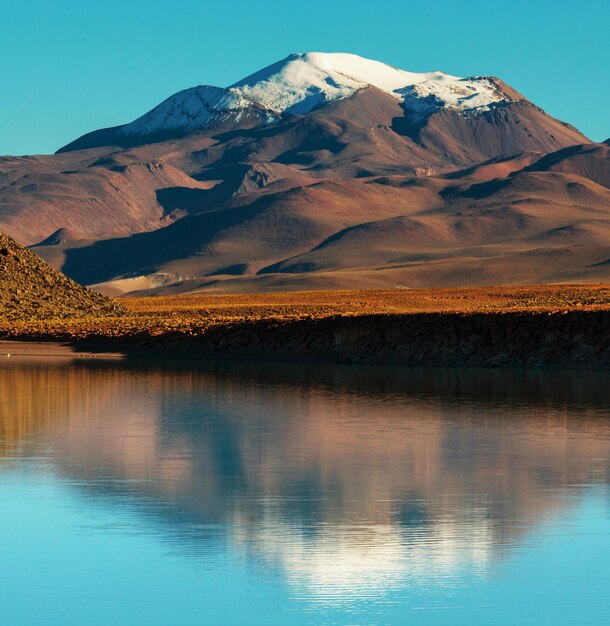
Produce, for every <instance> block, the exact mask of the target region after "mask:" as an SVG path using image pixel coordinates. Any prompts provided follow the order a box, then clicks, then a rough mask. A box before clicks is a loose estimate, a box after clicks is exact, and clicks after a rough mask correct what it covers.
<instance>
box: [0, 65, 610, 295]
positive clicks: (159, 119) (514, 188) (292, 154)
mask: <svg viewBox="0 0 610 626" xmlns="http://www.w3.org/2000/svg"><path fill="white" fill-rule="evenodd" d="M608 163H609V160H608V145H607V144H591V143H590V142H589V140H588V139H587V138H586V137H584V136H583V135H582V134H581V133H580V132H578V131H577V130H576V129H574V128H573V127H571V126H569V125H567V124H564V123H562V122H560V121H558V120H556V119H554V118H553V117H551V116H549V115H548V114H547V113H545V112H544V111H543V110H542V109H540V108H539V107H537V106H536V105H534V104H533V103H531V102H529V101H528V100H527V99H526V98H525V97H524V96H522V95H521V94H519V93H518V92H517V91H515V90H514V89H513V88H511V87H509V86H508V85H506V84H505V83H503V82H502V81H501V80H500V79H498V78H495V77H487V76H475V77H470V78H458V77H455V76H451V75H449V74H445V73H443V72H439V71H435V72H429V73H413V72H405V71H403V70H399V69H397V68H393V67H390V66H388V65H385V64H383V63H379V62H377V61H371V60H368V59H363V58H361V57H358V56H355V55H349V54H323V53H309V54H296V55H291V56H289V57H287V58H286V59H284V60H283V61H280V62H278V63H275V64H273V65H271V66H269V67H267V68H265V69H263V70H261V71H259V72H256V73H255V74H252V75H251V76H248V77H246V78H244V79H243V80H241V81H238V82H237V83H235V84H234V85H232V86H230V87H228V88H220V87H211V86H207V85H203V86H198V87H194V88H191V89H186V90H184V91H182V92H179V93H177V94H175V95H173V96H171V97H170V98H168V99H167V100H165V101H164V102H162V103H161V104H159V105H158V106H157V107H155V108H154V109H152V110H151V111H149V112H148V113H145V114H144V115H142V116H141V117H139V118H138V119H136V120H135V121H133V122H131V123H128V124H125V125H123V126H118V127H115V128H110V129H102V130H99V131H94V132H93V133H89V134H87V135H84V136H83V137H80V138H78V139H76V140H75V141H73V142H71V143H70V144H68V145H67V146H64V147H63V148H61V149H60V150H59V151H58V153H57V154H55V155H49V156H33V157H4V158H2V159H0V228H2V229H3V230H4V231H5V232H8V233H9V234H11V235H13V236H14V237H16V238H17V239H18V240H19V241H21V242H23V243H26V244H28V245H36V246H37V247H36V250H37V251H38V252H39V253H40V254H41V255H43V256H44V258H45V259H47V260H48V261H49V262H50V263H51V264H52V265H54V266H55V267H58V268H61V269H62V270H63V271H65V272H66V273H67V274H68V275H70V276H72V277H73V278H75V279H76V280H79V281H82V282H84V283H86V284H96V285H98V286H99V287H100V288H102V289H105V290H108V291H109V292H113V293H116V292H124V291H132V290H144V291H146V292H158V291H172V290H177V291H190V290H199V289H206V290H207V289H211V290H237V291H243V290H257V289H298V288H319V287H326V286H329V287H357V286H374V285H379V286H395V285H406V286H415V285H420V284H426V285H431V284H469V283H479V284H480V283H488V282H524V281H525V282H534V281H536V282H537V281H549V280H563V279H564V278H565V279H572V278H573V279H583V280H584V279H586V280H588V279H591V280H593V279H598V278H603V277H604V276H605V275H606V274H605V272H606V271H608V270H607V268H609V267H610V266H609V265H604V262H605V261H606V260H607V259H610V230H608V229H607V225H606V220H607V217H608V216H607V211H608V193H609V192H608V178H609V174H608ZM606 233H608V234H606ZM606 244H608V245H606Z"/></svg>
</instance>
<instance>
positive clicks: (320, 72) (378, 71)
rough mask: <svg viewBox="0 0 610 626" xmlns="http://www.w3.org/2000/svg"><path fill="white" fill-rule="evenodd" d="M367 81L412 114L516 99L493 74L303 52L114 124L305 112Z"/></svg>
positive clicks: (158, 126)
mask: <svg viewBox="0 0 610 626" xmlns="http://www.w3.org/2000/svg"><path fill="white" fill-rule="evenodd" d="M367 87H375V88H377V89H379V90H381V91H383V92H385V93H387V94H389V95H391V96H392V97H394V98H396V99H397V100H399V101H400V102H401V103H402V105H403V108H405V110H406V111H407V112H409V113H410V114H411V118H412V119H413V120H416V119H418V118H423V117H426V116H427V115H429V114H431V113H433V112H434V111H435V110H438V109H442V108H448V109H453V110H457V111H463V112H475V113H477V112H482V111H486V110H489V109H490V108H493V107H494V106H495V105H497V104H498V103H501V102H508V101H511V100H514V99H515V98H514V97H513V95H512V94H510V93H507V91H506V90H503V89H502V88H501V87H500V82H499V81H496V80H494V79H492V78H489V77H486V76H476V77H472V78H460V77H457V76H452V75H450V74H446V73H444V72H440V71H435V72H422V73H417V72H408V71H405V70H401V69H398V68H396V67H393V66H391V65H387V64H386V63H382V62H380V61H374V60H371V59H366V58H364V57H361V56H358V55H355V54H348V53H343V52H306V53H297V54H291V55H289V56H287V57H286V58H285V59H282V60H281V61H278V62H276V63H273V64H272V65H269V66H268V67H265V68H263V69H261V70H259V71H257V72H255V73H254V74H250V75H249V76H246V77H245V78H243V79H242V80H239V81H237V82H236V83H234V84H233V85H231V86H230V87H228V88H222V87H211V86H208V85H200V86H198V87H193V88H191V89H186V90H184V91H181V92H179V93H177V94H175V95H173V96H171V97H170V98H168V99H167V100H165V101H164V102H162V103H161V104H160V105H158V106H157V107H155V108H154V109H152V110H151V111H149V112H148V113H146V114H145V115H143V116H142V117H140V118H138V119H137V120H135V121H134V122H132V123H131V124H127V125H126V126H124V127H123V128H122V130H121V132H122V133H123V134H127V135H147V134H154V133H159V132H168V131H170V132H171V131H184V132H186V131H192V130H197V129H199V128H205V127H206V126H210V125H211V124H214V123H218V122H226V121H228V120H232V121H234V122H236V123H237V122H240V121H242V120H243V119H244V117H246V118H250V119H253V120H254V123H255V124H269V123H272V122H274V121H277V120H278V119H280V118H281V117H282V116H285V115H291V114H299V115H305V114H307V113H309V112H310V111H312V110H313V109H316V108H318V107H320V106H323V105H325V104H327V103H331V102H334V101H337V100H342V99H344V98H349V97H350V96H352V95H353V94H355V93H356V92H357V91H360V90H362V89H365V88H367Z"/></svg>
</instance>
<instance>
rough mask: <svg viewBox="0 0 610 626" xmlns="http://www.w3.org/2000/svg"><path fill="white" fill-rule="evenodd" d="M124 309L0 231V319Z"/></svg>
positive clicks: (100, 314) (95, 313)
mask: <svg viewBox="0 0 610 626" xmlns="http://www.w3.org/2000/svg"><path fill="white" fill-rule="evenodd" d="M123 313H124V310H123V308H122V307H121V306H119V305H118V304H116V303H115V302H113V301H112V300H110V299H109V298H106V297H105V296H102V295H101V294H99V293H97V292H95V291H91V290H90V289H86V288H85V287H83V286H82V285H79V284H77V283H75V282H74V281H73V280H70V279H69V278H66V276H64V275H63V274H60V273H59V272H57V271H55V270H54V269H52V268H51V267H49V266H48V265H47V264H46V263H45V262H44V261H43V260H42V259H41V258H40V257H39V256H38V255H37V254H35V253H34V252H32V251H31V250H28V249H27V248H24V247H23V246H20V245H19V244H18V243H16V242H15V241H13V240H12V239H11V238H10V237H7V236H6V235H3V234H2V233H0V323H1V322H18V321H30V320H39V319H54V318H62V319H63V318H70V317H87V316H95V317H105V316H109V315H112V316H117V315H122V314H123Z"/></svg>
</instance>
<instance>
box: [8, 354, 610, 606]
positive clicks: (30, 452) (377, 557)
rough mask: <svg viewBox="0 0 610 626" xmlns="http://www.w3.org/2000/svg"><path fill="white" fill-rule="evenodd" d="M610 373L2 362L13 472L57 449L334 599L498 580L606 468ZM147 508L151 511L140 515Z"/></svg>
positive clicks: (155, 519)
mask: <svg viewBox="0 0 610 626" xmlns="http://www.w3.org/2000/svg"><path fill="white" fill-rule="evenodd" d="M608 380H610V374H608V373H604V372H580V373H578V372H561V371H556V372H537V371H525V370H524V371H509V370H507V371H500V370H458V369H440V368H427V369H406V368H357V367H331V366H328V367H320V366H302V365H281V366H273V365H248V364H233V365H230V364H216V365H206V366H191V365H188V366H187V365H184V366H181V365H172V366H154V365H147V364H136V365H133V364H124V363H113V362H86V361H78V362H70V361H60V360H57V361H48V362H34V361H32V360H29V361H26V360H23V361H15V360H13V361H11V362H9V361H4V362H2V365H1V366H0V474H1V472H2V471H3V469H6V468H7V467H12V466H15V465H17V466H19V464H23V463H26V462H28V460H31V459H39V460H40V459H43V460H44V462H45V463H48V464H50V466H51V467H52V468H53V471H55V472H57V473H58V475H59V476H61V478H62V481H64V482H65V483H66V484H68V485H70V487H71V488H72V489H74V490H75V491H77V492H78V493H79V494H80V497H83V498H85V499H87V498H92V499H94V500H95V501H97V502H99V501H100V500H102V501H104V502H106V503H109V504H110V505H112V503H116V505H117V506H119V505H120V506H122V507H124V506H129V507H133V509H135V510H136V511H137V512H138V514H139V515H141V516H142V518H143V519H144V520H145V524H147V525H152V527H153V528H154V529H155V532H156V533H158V534H160V535H162V536H163V538H164V540H166V541H169V542H175V544H176V545H177V546H179V547H180V550H182V551H184V552H185V553H187V554H191V555H192V556H193V558H197V555H199V554H200V547H201V546H202V545H205V544H206V542H217V543H218V542H220V543H222V544H226V545H227V546H228V550H230V551H231V553H233V554H234V555H235V558H236V559H246V560H249V559H252V560H254V561H256V562H259V563H262V564H263V565H264V566H265V567H268V568H271V570H272V571H273V572H276V575H281V576H282V577H284V578H285V579H286V581H287V582H288V584H289V585H290V586H292V588H293V590H294V593H296V594H299V595H301V596H307V597H308V598H309V600H313V601H315V602H322V603H331V604H332V603H342V602H349V601H350V599H351V598H353V597H358V598H362V597H367V596H368V597H375V596H376V595H378V594H383V593H387V592H388V591H390V590H392V589H399V588H404V587H409V586H415V585H421V584H434V585H450V584H452V581H454V580H455V579H456V577H458V576H459V575H461V574H464V573H466V574H467V575H468V576H470V577H480V578H481V579H485V578H486V577H488V576H490V575H491V574H492V571H493V568H494V564H495V563H498V562H499V561H501V560H502V559H503V558H504V557H506V556H508V555H510V553H511V551H512V550H513V549H514V548H515V546H518V545H519V544H520V542H521V541H524V540H525V539H526V537H527V536H528V533H530V532H531V531H532V529H535V528H536V527H537V526H539V525H541V524H544V523H545V522H546V521H548V520H550V519H553V517H554V516H557V515H560V514H562V512H564V511H566V510H569V508H570V507H572V506H574V501H575V498H577V497H578V496H579V494H582V493H583V492H586V491H587V490H590V489H592V488H601V489H603V490H606V491H607V486H608V484H609V482H610V422H609V420H608V414H609V409H608V407H610V385H608ZM143 524H144V522H143Z"/></svg>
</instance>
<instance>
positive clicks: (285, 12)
mask: <svg viewBox="0 0 610 626" xmlns="http://www.w3.org/2000/svg"><path fill="white" fill-rule="evenodd" d="M0 8H1V11H0V86H1V92H0V93H1V97H0V154H34V153H45V152H52V151H54V150H56V149H57V148H59V147H60V146H62V145H64V144H65V143H67V142H68V141H70V140H72V139H74V138H76V137H78V136H79V135H81V134H83V133H85V132H88V131H90V130H94V129H97V128H102V127H106V126H113V125H116V124H121V123H125V122H128V121H131V120H132V119H134V118H135V117H138V116H139V115H141V114H142V113H144V112H146V111H147V110H149V109H150V108H151V107H152V106H154V105H155V104H157V103H158V102H160V101H161V100H163V99H164V98H166V97H167V96H169V95H171V94H172V93H175V92H176V91H178V90H180V89H183V88H185V87H190V86H193V85H196V84H200V83H209V84H215V85H220V86H225V85H229V84H230V83H232V82H235V81H236V80H238V79H239V78H242V77H243V76H245V75H247V74H249V73H251V72H253V71H255V70H257V69H260V68H261V67H264V66H265V65H268V64H270V63H272V62H274V61H277V60H279V59H281V58H283V57H285V56H287V55H288V54H289V53H291V52H306V51H324V52H337V51H340V52H353V53H356V54H360V55H362V56H366V57H369V58H374V59H377V60H380V61H384V62H386V63H390V64H392V65H395V66H398V67H401V68H402V69H406V70H411V71H430V70H436V69H441V70H443V71H446V72H449V73H451V74H457V75H462V76H467V75H473V74H494V75H497V76H500V77H501V78H503V79H504V80H505V81H506V82H508V83H509V84H511V85H512V86H513V87H515V88H516V89H517V90H519V91H521V92H522V93H523V94H524V95H526V96H527V97H528V98H530V99H531V100H532V101H533V102H535V103H536V104H538V105H539V106H541V107H543V108H544V109H546V110H547V111H548V112H549V113H550V114H552V115H554V116H555V117H558V118H560V119H562V120H564V121H567V122H570V123H571V124H574V125H575V126H577V127H578V128H579V129H580V130H581V131H583V132H584V133H585V134H586V135H588V136H589V137H590V138H592V139H594V140H598V141H601V140H604V139H607V138H608V137H609V136H610V119H609V118H610V116H609V115H608V110H609V107H608V102H609V101H610V71H609V70H610V67H609V66H610V63H609V60H610V43H609V42H610V38H609V37H608V31H609V27H610V2H608V1H607V0H587V1H586V2H573V1H572V2H568V1H567V0H529V1H528V2H526V1H522V0H511V2H495V1H494V0H487V1H485V2H483V1H479V0H477V1H470V2H469V1H468V0H462V1H461V2H457V1H455V0H453V1H450V0H436V1H435V2H427V3H425V2H422V1H421V0H420V1H418V2H410V1H409V0H401V1H389V0H386V1H384V0H377V1H376V2H369V1H363V0H351V1H345V0H309V1H305V0H304V1H301V2H290V1H288V0H284V1H283V2H278V1H276V0H267V1H264V0H260V1H259V2H255V1H254V0H249V1H248V2H244V1H241V0H232V1H230V0H225V1H223V2H219V1H215V2H207V1H203V0H200V1H198V2H195V1H191V0H187V1H180V0H174V1H173V2H167V1H166V2H160V1H154V0H150V1H148V2H145V1H142V0H128V1H125V0H123V1H122V2H120V1H117V0H105V1H104V2H97V3H95V4H94V3H89V2H87V3H85V2H78V1H75V0H54V1H53V2H49V1H48V0H45V1H40V0H28V2H13V1H10V0H0Z"/></svg>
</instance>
